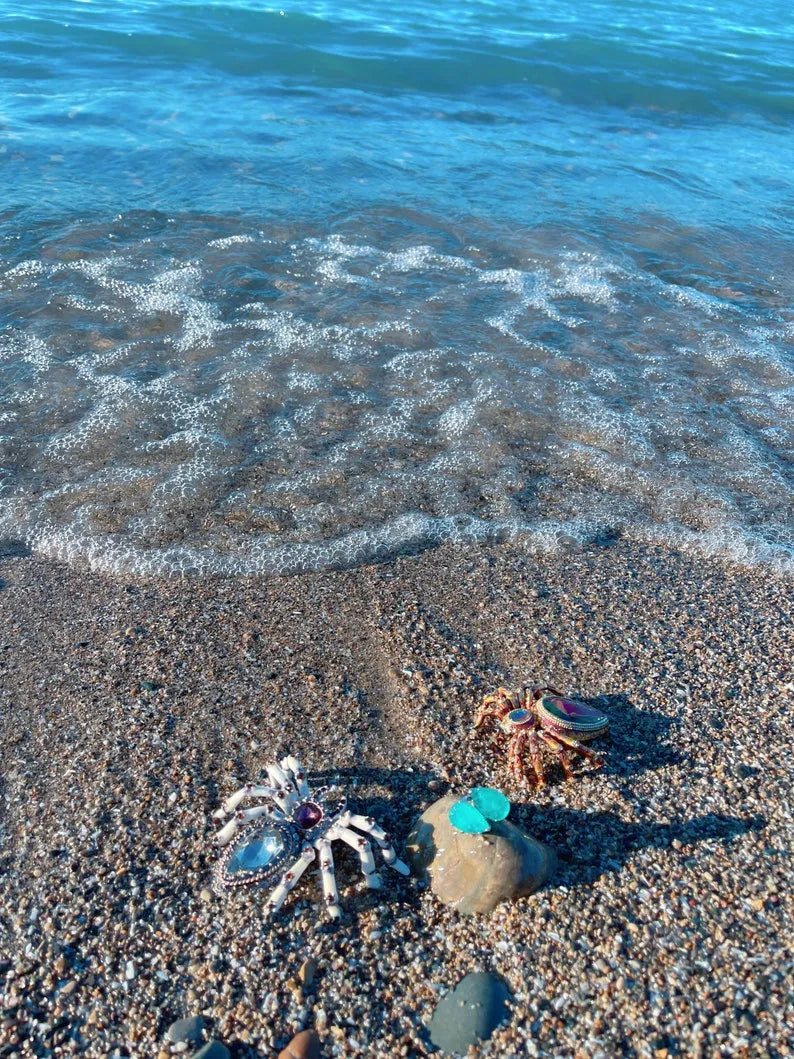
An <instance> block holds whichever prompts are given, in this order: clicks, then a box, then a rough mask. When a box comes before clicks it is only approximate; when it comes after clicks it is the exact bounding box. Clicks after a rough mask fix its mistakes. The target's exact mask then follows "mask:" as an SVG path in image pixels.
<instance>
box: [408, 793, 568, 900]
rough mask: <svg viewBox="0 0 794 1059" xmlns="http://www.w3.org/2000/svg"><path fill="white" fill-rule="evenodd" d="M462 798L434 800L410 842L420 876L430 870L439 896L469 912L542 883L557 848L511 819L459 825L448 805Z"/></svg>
mask: <svg viewBox="0 0 794 1059" xmlns="http://www.w3.org/2000/svg"><path fill="white" fill-rule="evenodd" d="M458 800H459V799H458V797H457V796H456V795H454V794H448V795H446V796H445V797H443V798H440V799H439V800H438V801H437V802H434V803H433V805H431V806H430V808H429V809H426V810H425V812H424V813H422V815H421V816H420V817H419V819H418V820H417V821H416V822H415V823H414V826H413V828H412V830H411V833H410V835H409V836H408V840H407V842H406V852H407V854H408V859H409V860H410V861H411V864H412V865H413V867H414V868H415V870H416V872H417V874H418V875H419V876H420V878H422V877H427V876H429V878H430V886H431V889H432V891H433V893H434V894H435V895H436V897H438V899H439V900H440V901H442V902H443V903H444V904H446V905H451V906H452V907H453V908H454V909H455V910H456V911H458V912H460V913H462V914H463V915H471V914H472V913H474V912H492V911H493V909H494V908H496V906H497V905H498V904H499V903H500V902H501V901H512V900H515V899H516V898H517V897H523V896H525V895H526V894H530V893H534V891H535V890H537V889H539V888H540V887H541V886H542V885H543V883H544V882H545V881H546V880H547V879H548V877H549V875H550V874H551V872H552V871H553V869H554V864H555V860H556V858H555V856H554V854H553V852H552V851H551V850H550V849H549V848H548V847H547V846H544V845H543V844H542V843H541V842H537V841H536V840H535V839H534V838H531V837H530V836H529V835H527V834H525V833H524V832H523V831H522V830H521V829H520V828H518V827H515V826H514V825H513V824H510V823H508V822H507V820H500V821H499V822H498V823H492V824H491V828H490V830H489V831H486V832H484V833H482V834H468V833H464V832H461V831H458V830H456V829H455V828H454V827H453V826H452V824H451V823H450V822H449V810H450V807H451V806H452V805H454V804H455V802H456V801H458Z"/></svg>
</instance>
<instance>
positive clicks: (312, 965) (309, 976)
mask: <svg viewBox="0 0 794 1059" xmlns="http://www.w3.org/2000/svg"><path fill="white" fill-rule="evenodd" d="M316 970H317V961H316V960H314V959H312V957H311V956H310V957H309V958H308V960H304V961H303V963H302V964H301V965H300V969H299V971H298V978H299V979H300V981H301V985H303V986H306V988H307V989H308V987H309V986H310V985H311V984H312V982H313V981H314V973H315V971H316Z"/></svg>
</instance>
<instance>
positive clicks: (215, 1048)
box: [193, 1041, 229, 1059]
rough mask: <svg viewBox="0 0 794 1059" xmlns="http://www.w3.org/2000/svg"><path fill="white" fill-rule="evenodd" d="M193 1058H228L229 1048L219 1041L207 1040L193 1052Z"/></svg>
mask: <svg viewBox="0 0 794 1059" xmlns="http://www.w3.org/2000/svg"><path fill="white" fill-rule="evenodd" d="M193 1059H229V1049H228V1048H227V1047H226V1045H225V1044H221V1042H220V1041H208V1042H207V1043H206V1044H205V1045H204V1047H203V1048H199V1050H198V1051H197V1052H194V1053H193Z"/></svg>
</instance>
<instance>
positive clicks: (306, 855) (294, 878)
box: [265, 846, 314, 916]
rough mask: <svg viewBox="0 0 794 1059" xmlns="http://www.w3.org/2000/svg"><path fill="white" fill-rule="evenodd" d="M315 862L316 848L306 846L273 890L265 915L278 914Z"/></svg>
mask: <svg viewBox="0 0 794 1059" xmlns="http://www.w3.org/2000/svg"><path fill="white" fill-rule="evenodd" d="M313 860H314V846H304V847H303V852H302V853H301V855H300V856H299V857H298V859H297V860H296V861H295V863H294V864H293V865H292V867H291V868H290V869H289V870H288V871H286V872H285V873H284V874H283V875H282V876H281V882H279V884H278V886H277V887H276V888H275V889H274V890H273V892H272V893H271V895H270V897H269V898H268V901H267V904H266V905H265V915H266V916H270V915H273V914H275V913H276V912H278V910H279V909H280V908H281V906H282V905H283V904H284V901H285V899H286V897H287V894H288V893H289V892H290V891H291V890H292V888H293V887H294V886H295V885H296V883H297V882H298V879H300V877H301V875H303V873H304V872H305V871H306V869H307V868H308V867H309V865H310V864H311V862H312V861H313Z"/></svg>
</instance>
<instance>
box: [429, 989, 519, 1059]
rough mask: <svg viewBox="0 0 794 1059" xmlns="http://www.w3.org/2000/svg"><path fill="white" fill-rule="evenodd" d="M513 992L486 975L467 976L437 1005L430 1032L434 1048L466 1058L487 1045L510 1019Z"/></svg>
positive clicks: (431, 1020)
mask: <svg viewBox="0 0 794 1059" xmlns="http://www.w3.org/2000/svg"><path fill="white" fill-rule="evenodd" d="M509 996H510V990H509V989H508V988H507V984H506V983H505V981H504V979H502V978H500V977H499V976H498V975H495V974H490V973H487V972H485V973H484V972H477V973H474V974H467V975H466V977H465V978H462V979H461V980H460V981H459V982H458V984H457V985H456V986H455V988H454V989H452V990H450V992H449V993H447V995H446V996H445V997H442V999H441V1000H440V1001H439V1002H438V1005H437V1007H436V1010H435V1011H434V1012H433V1017H432V1018H431V1019H430V1025H429V1026H428V1030H429V1033H430V1040H431V1041H432V1042H433V1044H434V1045H435V1046H436V1047H437V1048H440V1049H441V1050H442V1051H445V1052H457V1053H462V1054H463V1055H465V1054H466V1052H467V1051H468V1049H469V1048H470V1047H471V1045H473V1044H477V1043H478V1041H487V1040H488V1038H489V1037H490V1036H491V1034H492V1033H493V1031H494V1030H495V1029H496V1027H497V1026H498V1025H499V1024H500V1023H501V1022H504V1020H505V1019H506V1018H507V1016H508V1009H507V1000H508V998H509Z"/></svg>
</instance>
